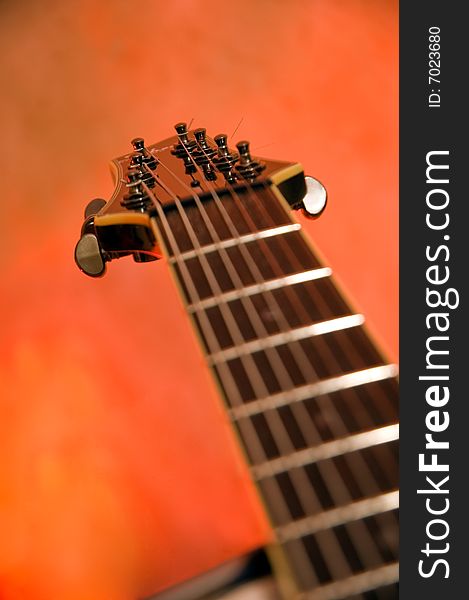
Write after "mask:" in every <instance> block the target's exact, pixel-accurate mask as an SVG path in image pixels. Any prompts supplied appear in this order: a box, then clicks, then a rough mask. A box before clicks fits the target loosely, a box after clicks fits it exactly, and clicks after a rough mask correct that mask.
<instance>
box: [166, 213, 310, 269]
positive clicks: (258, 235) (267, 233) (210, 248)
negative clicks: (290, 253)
mask: <svg viewBox="0 0 469 600" xmlns="http://www.w3.org/2000/svg"><path fill="white" fill-rule="evenodd" d="M299 229H301V225H300V224H299V223H291V224H289V225H282V226H280V227H272V228H270V229H263V230H261V231H255V232H253V233H246V234H245V235H240V236H239V237H235V238H228V239H226V240H221V241H219V242H217V243H213V244H206V245H204V246H200V248H195V249H194V250H187V251H186V252H182V253H180V254H178V255H175V256H171V257H170V258H169V259H168V260H169V262H170V263H177V262H178V261H180V260H188V259H189V258H196V257H198V256H200V255H201V254H210V253H211V252H217V251H219V250H221V249H223V248H231V247H233V246H238V245H240V244H247V243H249V242H254V241H256V240H261V239H264V238H268V237H273V236H276V235H282V234H285V233H290V232H292V231H298V230H299Z"/></svg>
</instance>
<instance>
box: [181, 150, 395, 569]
mask: <svg viewBox="0 0 469 600" xmlns="http://www.w3.org/2000/svg"><path fill="white" fill-rule="evenodd" d="M199 148H200V146H199ZM187 154H188V156H190V154H189V153H188V152H187ZM205 156H206V158H208V160H210V158H209V157H208V156H207V154H205ZM191 160H192V157H191ZM192 162H193V164H194V166H195V167H196V168H197V165H196V163H195V161H194V160H192ZM198 170H199V173H200V174H202V173H201V171H200V169H198ZM246 183H247V185H248V188H249V190H250V194H251V196H253V190H252V186H251V185H250V184H249V182H248V181H247V182H246ZM209 185H210V184H209ZM227 187H229V188H231V189H230V192H231V195H232V197H233V199H234V200H235V201H237V204H238V207H239V208H240V210H241V211H242V212H244V214H245V215H246V216H247V219H246V221H251V223H250V227H252V226H254V227H255V224H254V223H253V222H252V219H251V218H250V216H249V213H248V211H246V209H245V207H244V205H243V203H242V201H241V200H240V198H239V196H238V194H237V193H236V191H235V190H234V189H233V187H232V186H230V185H229V183H228V186H227ZM211 193H212V196H213V198H214V200H215V202H216V203H217V204H218V207H219V210H220V212H222V213H224V219H225V222H226V224H227V225H228V226H229V228H230V230H231V233H232V235H233V236H235V237H236V236H237V237H239V232H238V231H237V230H236V227H235V226H234V224H233V223H232V221H231V219H230V217H229V215H228V214H227V213H226V210H225V208H224V206H223V204H222V203H221V202H220V199H219V198H217V196H216V193H215V194H214V192H213V191H212V190H211ZM254 199H255V200H257V197H256V196H254ZM260 206H261V208H262V209H263V210H264V212H265V213H266V212H267V211H266V210H265V207H264V206H263V204H262V203H260ZM274 225H275V224H274ZM282 241H283V239H282ZM264 246H266V249H267V252H266V254H270V255H271V253H270V249H269V248H268V246H267V245H266V244H264ZM287 247H288V245H287ZM288 248H289V247H288ZM240 250H245V251H247V249H246V248H244V246H241V248H240ZM274 260H275V257H274ZM246 263H247V264H248V265H249V260H248V259H246ZM251 264H253V266H254V268H255V269H256V270H257V267H256V265H255V263H253V261H251ZM271 264H272V261H271ZM259 275H260V273H259ZM290 291H291V290H290V289H289V288H287V293H288V292H290ZM271 297H272V300H274V302H275V304H276V305H277V307H278V308H279V309H281V307H280V306H279V305H278V303H277V302H276V300H275V298H274V297H273V296H271ZM294 298H295V299H296V296H294ZM279 313H280V315H281V316H282V317H283V316H284V315H283V313H282V311H281V310H280V311H279ZM283 325H284V326H285V325H286V327H288V323H286V324H285V319H283ZM300 348H301V350H302V351H303V354H304V356H306V355H305V353H304V350H303V348H302V347H301V346H300ZM290 349H291V346H290ZM332 358H333V360H334V357H333V356H332ZM298 362H299V361H298ZM307 364H309V361H307ZM299 406H301V407H302V408H303V406H302V405H299ZM332 406H333V408H334V412H335V413H336V415H335V417H336V418H335V419H334V421H336V420H337V419H338V420H339V421H342V420H343V419H341V416H340V414H339V413H337V411H336V409H335V406H334V405H332ZM291 408H292V412H293V413H295V412H297V411H298V408H297V406H295V407H291ZM295 409H296V410H295ZM265 416H267V415H265ZM308 420H311V419H310V418H309V414H308ZM302 424H303V420H302V419H301V418H300V419H299V420H298V425H300V429H303V431H304V428H301V425H302ZM312 425H313V426H314V423H312ZM344 425H345V424H344ZM345 432H346V434H347V433H349V432H348V430H347V427H345ZM287 434H288V432H287ZM304 437H305V439H306V440H308V436H307V435H306V436H305V435H304ZM319 440H320V438H319ZM315 441H316V442H317V440H315ZM346 458H349V459H351V458H352V457H348V456H347V457H346ZM353 458H354V459H355V460H354V462H357V460H358V462H360V463H361V464H360V465H355V471H356V472H357V473H359V474H361V475H362V477H361V480H362V485H361V487H362V490H364V488H366V487H368V492H366V493H368V494H370V493H371V492H370V489H369V483H370V482H371V485H372V486H374V475H373V474H372V473H371V471H370V469H369V467H368V465H367V464H366V462H365V461H364V460H363V458H362V457H361V456H360V455H355V456H354V457H353ZM391 458H392V459H393V457H391ZM331 466H332V467H333V469H334V470H335V471H336V473H335V475H336V477H335V479H336V487H337V488H339V487H340V484H342V483H343V482H342V478H341V476H340V475H339V473H338V472H337V470H336V467H335V465H333V464H331ZM321 467H322V470H324V467H325V465H321ZM290 475H291V473H290ZM367 475H368V476H367ZM363 476H365V479H367V480H368V485H367V484H366V483H365V482H364V477H363ZM366 476H367V477H366ZM328 477H329V479H328V480H329V481H330V475H329V476H328ZM342 487H343V488H344V489H343V490H342V491H345V487H344V486H342ZM374 488H375V489H374V493H379V492H380V490H379V488H378V489H377V488H376V486H374ZM349 497H350V496H349ZM350 499H351V497H350ZM336 501H337V499H336ZM364 535H365V536H366V537H367V538H368V541H371V537H370V536H369V532H368V530H365V532H364ZM360 536H361V539H360V547H363V537H362V536H363V533H361V534H360ZM365 562H366V561H364V563H365Z"/></svg>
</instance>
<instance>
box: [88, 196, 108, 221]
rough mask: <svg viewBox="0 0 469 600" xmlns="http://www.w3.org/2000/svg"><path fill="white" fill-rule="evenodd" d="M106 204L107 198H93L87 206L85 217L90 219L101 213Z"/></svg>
mask: <svg viewBox="0 0 469 600" xmlns="http://www.w3.org/2000/svg"><path fill="white" fill-rule="evenodd" d="M105 205H106V200H103V199H102V198H95V199H94V200H91V202H88V204H87V205H86V208H85V219H88V218H89V217H94V215H96V214H97V213H99V211H100V210H101V209H102V208H103V206H105Z"/></svg>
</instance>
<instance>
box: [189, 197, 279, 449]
mask: <svg viewBox="0 0 469 600" xmlns="http://www.w3.org/2000/svg"><path fill="white" fill-rule="evenodd" d="M188 191H190V192H191V191H192V190H190V189H189V188H188ZM193 195H194V194H193ZM212 195H213V196H214V200H215V201H216V200H217V197H216V195H214V194H213V193H212ZM218 201H219V199H218ZM199 210H201V206H199ZM203 212H204V213H205V210H203ZM203 216H205V217H206V219H204V220H205V221H206V224H207V226H208V228H209V226H210V225H211V223H210V221H209V220H208V223H207V219H208V216H207V215H206V213H205V215H203ZM181 218H182V216H181ZM225 219H226V217H225ZM228 219H229V217H228ZM210 229H211V235H212V238H213V240H214V245H215V246H216V244H217V241H220V240H219V238H218V236H217V235H216V232H214V230H213V226H212V227H210ZM233 233H234V235H235V236H236V235H237V236H238V237H239V233H238V232H233ZM191 237H192V236H191ZM247 263H248V265H249V262H248V261H247ZM225 266H226V265H225ZM232 266H233V265H232ZM236 275H237V274H236ZM261 325H262V326H263V324H261ZM265 333H267V332H265ZM265 333H262V334H259V333H257V335H258V336H259V337H260V336H261V335H262V336H265ZM282 366H283V363H282ZM287 440H288V441H289V438H288V432H287Z"/></svg>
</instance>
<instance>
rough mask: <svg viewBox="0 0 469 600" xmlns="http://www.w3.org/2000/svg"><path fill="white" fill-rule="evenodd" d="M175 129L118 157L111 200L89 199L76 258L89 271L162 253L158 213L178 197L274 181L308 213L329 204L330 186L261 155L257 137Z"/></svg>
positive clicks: (280, 193) (190, 198) (184, 199)
mask: <svg viewBox="0 0 469 600" xmlns="http://www.w3.org/2000/svg"><path fill="white" fill-rule="evenodd" d="M175 129H176V135H174V136H172V137H169V138H167V139H165V140H163V141H161V142H158V143H156V144H151V145H149V146H146V145H145V142H144V140H143V139H142V138H135V139H134V140H132V147H133V149H132V151H131V152H129V153H127V154H124V155H122V156H119V157H118V158H115V159H114V160H113V161H112V162H111V170H112V174H113V178H114V182H115V190H114V193H113V195H112V197H111V198H110V199H109V201H107V202H106V201H105V200H101V199H95V200H92V201H91V202H90V203H89V204H88V206H87V208H86V209H85V221H84V224H83V226H82V230H81V237H80V240H79V242H78V244H77V246H76V249H75V261H76V263H77V265H78V266H79V268H80V269H81V270H82V271H83V272H84V273H86V274H87V275H90V276H91V277H100V276H102V275H103V274H104V272H105V267H106V262H109V261H111V260H112V259H115V258H120V257H121V256H127V255H132V256H133V258H134V260H135V261H136V262H148V261H152V260H156V259H158V258H160V257H161V255H162V252H161V249H160V247H159V244H158V240H157V239H156V235H155V232H154V228H153V227H152V224H151V218H152V216H155V215H156V213H157V210H170V209H171V207H172V206H174V205H175V203H176V202H181V203H182V204H188V203H191V202H194V199H199V200H200V201H202V202H203V201H204V200H205V199H208V198H211V197H212V196H213V194H216V195H217V196H218V197H220V198H221V199H222V198H223V196H224V195H226V194H232V193H238V192H241V191H242V190H245V189H247V188H249V189H255V188H256V187H259V186H269V187H271V188H272V190H273V191H274V193H275V195H276V196H277V197H278V200H279V202H286V203H287V204H288V206H289V207H290V208H291V209H293V210H302V211H303V213H304V214H306V215H307V216H308V217H311V218H316V217H318V216H319V215H320V214H321V213H322V211H323V210H324V207H325V205H326V191H325V189H324V187H323V186H322V184H321V183H320V182H319V181H318V180H316V179H314V178H312V177H305V175H304V172H303V167H302V166H301V165H300V164H299V163H293V162H284V161H278V160H269V159H266V158H260V157H258V156H253V155H252V154H251V152H250V148H249V142H246V141H241V142H238V143H237V144H236V147H235V148H232V147H231V146H230V145H229V144H228V139H227V136H226V135H225V134H220V135H217V136H215V137H214V138H210V137H209V136H207V135H206V131H205V129H202V128H199V129H194V130H191V131H188V129H187V126H186V124H185V123H178V124H177V125H175Z"/></svg>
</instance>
